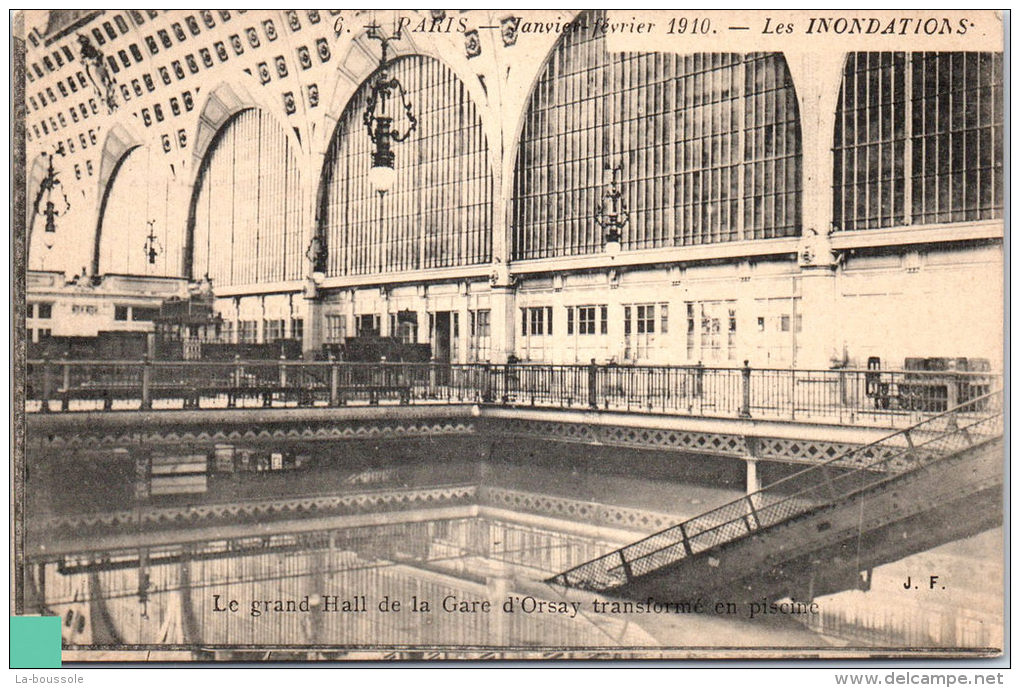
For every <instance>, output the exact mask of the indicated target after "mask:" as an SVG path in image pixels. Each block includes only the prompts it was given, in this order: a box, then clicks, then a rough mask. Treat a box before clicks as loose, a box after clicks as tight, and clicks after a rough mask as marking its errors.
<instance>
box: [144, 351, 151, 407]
mask: <svg viewBox="0 0 1020 688" xmlns="http://www.w3.org/2000/svg"><path fill="white" fill-rule="evenodd" d="M151 408H152V361H151V360H150V359H149V354H148V352H146V353H145V354H144V355H143V356H142V410H144V411H148V410H149V409H151Z"/></svg>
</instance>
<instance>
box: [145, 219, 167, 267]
mask: <svg viewBox="0 0 1020 688" xmlns="http://www.w3.org/2000/svg"><path fill="white" fill-rule="evenodd" d="M155 226H156V221H155V220H149V235H148V236H147V237H145V246H144V249H145V257H146V258H147V259H148V260H149V265H155V264H156V257H157V256H159V254H161V253H162V252H163V246H162V244H160V243H159V239H158V238H156V229H155Z"/></svg>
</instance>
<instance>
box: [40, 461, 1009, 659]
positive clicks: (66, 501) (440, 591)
mask: <svg viewBox="0 0 1020 688" xmlns="http://www.w3.org/2000/svg"><path fill="white" fill-rule="evenodd" d="M391 449H392V448H390V449H387V450H385V451H383V452H381V453H379V452H376V453H375V454H372V455H371V456H368V457H367V458H366V456H364V455H359V457H354V456H353V455H347V454H345V455H343V456H338V455H336V454H335V453H331V452H330V450H329V449H328V448H327V449H324V450H322V451H321V452H320V453H319V454H315V455H312V454H310V455H306V456H304V457H303V458H300V457H298V456H288V457H286V461H284V458H283V457H281V458H280V460H279V461H277V462H276V463H275V464H274V463H273V461H272V460H268V459H267V461H266V465H265V466H264V467H261V468H258V467H257V466H256V467H253V470H251V471H248V472H232V473H231V474H229V475H223V474H217V473H216V472H215V471H210V475H209V478H208V480H207V481H205V482H203V484H202V486H201V489H200V490H194V491H193V492H187V491H182V492H181V493H178V494H172V493H167V494H157V495H154V494H150V495H149V496H148V497H147V499H146V501H145V503H144V505H141V506H140V505H139V504H138V503H137V502H135V503H134V506H133V508H131V509H128V510H123V511H122V514H128V515H130V519H132V521H131V523H132V524H133V525H131V527H127V528H125V529H122V532H120V534H119V535H118V536H117V538H113V539H111V538H110V537H109V536H108V535H103V534H102V533H100V532H99V531H95V532H93V531H91V530H90V528H92V529H95V528H100V529H101V528H102V527H105V526H103V524H104V523H109V522H112V521H109V520H108V521H103V518H106V517H107V515H105V514H104V511H108V510H109V509H108V507H104V505H108V504H110V503H122V504H127V505H129V506H130V505H131V504H132V499H133V497H134V496H133V495H132V494H131V482H130V480H128V481H127V482H126V485H125V482H124V481H117V480H114V479H110V476H118V475H122V476H123V475H129V474H130V472H131V469H132V468H133V467H132V465H131V464H130V462H126V463H125V461H124V460H121V461H120V463H114V464H110V469H111V470H110V471H108V472H107V473H106V474H105V475H106V478H107V479H106V480H105V481H104V480H102V479H99V478H97V477H96V474H95V473H90V475H91V476H92V477H91V479H92V480H93V481H98V483H99V484H100V485H101V486H102V489H99V488H98V487H95V488H93V487H90V488H81V487H80V486H79V488H78V489H77V490H76V489H71V488H69V489H68V490H66V491H65V492H64V493H62V494H56V493H55V492H52V491H50V492H46V491H45V490H43V491H41V492H42V493H44V494H50V495H51V496H50V497H49V498H48V499H46V500H40V501H38V502H36V506H37V508H38V509H39V510H40V512H42V513H40V514H38V516H39V517H40V518H39V521H38V522H39V523H42V522H44V521H45V519H44V518H42V517H43V514H45V517H46V518H49V519H51V520H52V519H56V518H61V519H64V520H63V521H61V522H60V523H61V527H60V529H59V530H53V531H52V532H53V533H57V535H45V534H44V531H43V530H34V531H33V528H32V527H31V526H30V529H29V531H30V534H31V533H38V534H37V535H33V537H36V538H37V539H42V540H45V541H46V542H47V546H49V547H50V548H51V550H50V551H58V550H57V549H52V548H59V547H63V549H62V550H60V551H61V554H60V555H59V556H57V555H54V556H51V557H42V559H44V560H46V561H47V563H45V564H40V565H37V566H33V567H31V571H30V572H29V574H28V575H27V578H28V581H27V582H28V588H29V589H30V590H31V591H32V592H33V595H32V598H33V600H34V604H35V605H36V607H37V608H38V609H37V611H41V612H45V613H50V614H58V615H60V616H61V617H62V618H63V620H64V625H63V633H64V639H65V643H66V644H67V646H68V647H71V648H74V647H80V648H98V649H102V648H104V647H107V648H109V647H111V646H118V647H124V646H132V647H136V648H143V649H148V650H150V651H153V650H155V651H159V650H168V651H173V650H175V649H179V650H181V651H187V652H194V651H195V648H196V647H200V648H209V649H216V648H227V647H229V648H233V649H234V650H235V651H236V650H243V649H244V648H254V647H261V648H280V649H284V650H287V649H290V650H296V649H300V650H307V649H309V648H320V649H328V650H329V651H330V652H333V653H337V652H340V653H348V654H349V656H355V654H356V653H359V652H366V651H371V652H388V651H401V650H406V649H408V648H411V647H414V648H417V649H427V648H451V647H454V648H457V649H458V650H461V651H467V650H478V651H486V650H495V649H500V650H501V651H507V650H510V651H520V652H529V651H544V652H550V651H571V650H580V649H584V650H587V651H591V650H605V651H607V652H611V651H619V650H622V649H624V648H628V650H627V651H628V652H632V651H633V652H640V653H644V654H645V655H646V656H647V655H648V654H649V653H650V654H651V655H655V653H657V652H662V653H665V655H667V656H677V653H678V652H682V651H689V650H692V649H696V648H720V649H723V648H734V647H741V648H745V647H749V648H781V647H799V648H827V647H831V648H838V647H841V646H846V645H854V646H869V645H872V646H892V647H896V646H903V647H907V646H915V647H917V646H932V647H935V646H960V645H966V646H982V647H989V646H993V644H994V643H995V642H996V641H998V642H1001V630H1000V631H999V632H998V635H997V634H996V623H997V622H998V623H999V625H1000V626H1001V621H1000V619H1001V612H997V610H996V608H995V601H996V599H998V600H999V603H1000V604H999V606H1000V609H1001V592H1000V594H999V596H998V598H996V596H995V595H994V594H990V595H986V596H985V597H984V598H982V602H981V604H976V603H975V601H974V600H972V599H966V598H965V596H964V595H963V594H962V593H959V592H957V593H955V594H954V593H952V592H951V593H950V594H947V595H944V596H943V597H942V598H941V599H939V598H938V597H936V596H934V595H931V596H928V597H926V598H924V599H923V600H920V602H919V604H918V605H915V607H916V609H915V608H911V609H912V611H908V612H906V613H904V614H901V615H900V616H902V618H899V617H898V616H897V615H896V614H895V613H892V612H890V611H889V610H897V609H900V610H902V609H903V608H904V606H903V604H902V597H899V598H897V597H896V596H895V595H894V594H893V593H894V592H895V591H894V590H893V586H894V584H895V581H898V579H899V578H900V577H902V576H903V575H906V574H907V573H908V572H910V571H916V572H917V573H915V575H921V570H922V569H924V570H925V571H927V570H935V569H937V570H938V571H939V572H941V573H940V575H941V576H942V577H943V578H942V580H949V581H952V584H953V586H954V587H953V589H955V590H963V589H976V586H977V580H978V579H979V578H980V576H981V574H980V568H981V563H982V562H995V561H996V557H997V556H999V555H998V554H997V551H998V550H996V548H995V546H994V545H995V540H994V537H989V536H982V538H977V539H971V540H970V541H965V542H964V543H962V544H961V543H953V544H950V545H947V546H944V547H943V548H938V549H937V550H932V552H931V553H926V554H924V555H917V556H916V557H911V558H908V559H905V560H903V561H901V562H898V563H894V564H890V565H888V566H885V567H880V568H879V569H876V571H875V573H874V575H873V590H872V591H871V592H847V593H841V594H839V595H834V596H830V597H828V598H822V599H821V600H819V601H818V602H819V603H818V605H817V606H816V608H815V610H814V611H813V612H811V613H810V614H806V613H804V614H801V613H789V614H772V615H764V616H763V615H761V614H759V615H757V618H751V614H750V613H749V611H750V610H749V609H747V608H746V607H745V606H744V603H743V601H742V602H741V605H740V606H739V607H736V606H735V610H734V611H733V612H729V611H727V612H726V613H711V610H709V612H710V613H695V612H697V611H702V612H704V611H705V610H695V609H659V608H657V607H656V606H655V605H652V604H649V603H647V601H634V604H632V605H630V606H629V607H626V608H624V607H622V606H616V607H614V606H612V605H611V604H608V605H607V604H605V602H607V601H608V602H612V601H613V600H607V599H606V598H601V597H598V596H596V595H594V594H592V593H584V592H579V591H571V590H565V589H563V588H560V587H556V586H552V585H550V584H547V583H545V582H544V581H545V580H547V579H548V578H550V577H551V576H553V575H554V574H557V573H560V572H562V571H564V570H566V569H569V568H571V567H573V566H576V565H578V564H580V563H583V562H585V561H588V560H590V559H592V558H594V557H597V556H600V555H602V554H604V553H607V552H609V551H612V550H614V549H616V548H618V547H620V546H621V545H623V544H627V543H629V542H632V541H633V540H636V539H639V538H640V537H642V536H644V535H646V534H649V533H651V532H655V531H657V530H660V529H662V528H665V527H667V526H669V525H672V524H674V523H677V522H679V521H681V520H683V519H685V518H689V517H691V516H694V515H696V514H699V513H701V512H703V511H706V510H707V509H710V508H712V507H714V506H717V505H719V504H723V503H725V502H728V501H730V500H732V499H734V498H736V497H738V496H740V495H741V494H742V489H743V486H742V485H741V484H740V480H739V478H740V477H742V476H740V473H739V471H738V470H736V469H735V467H734V465H731V464H727V463H725V462H720V461H718V460H717V459H712V460H708V459H705V458H704V457H682V456H681V455H677V454H674V455H670V456H669V457H667V458H666V459H662V458H661V457H660V463H659V464H658V465H655V464H651V463H647V462H646V463H643V464H641V465H642V467H643V468H642V470H641V471H635V470H630V471H628V466H633V465H637V464H636V463H634V460H635V457H637V456H638V453H635V452H629V453H628V452H620V451H615V452H612V453H611V454H610V453H607V452H608V450H604V449H592V450H591V451H588V448H585V447H566V448H565V447H557V448H555V449H550V450H549V451H548V452H546V454H545V455H544V456H543V457H542V460H541V461H534V458H535V457H529V456H522V457H521V460H520V461H508V460H502V459H501V458H500V457H499V456H498V455H497V453H496V452H494V451H492V450H491V449H490V450H489V452H488V454H487V456H486V460H474V459H471V460H466V459H465V453H466V452H468V451H474V449H470V450H464V451H460V452H459V454H458V455H457V456H452V455H448V456H436V455H435V447H432V455H429V454H428V453H424V454H423V453H422V452H423V449H422V447H421V446H417V447H408V446H405V447H403V448H402V449H400V450H399V451H397V450H395V449H393V450H392V451H391ZM557 452H559V455H557ZM370 454H371V452H370ZM380 456H385V457H386V458H385V459H384V460H380V458H379V457H380ZM422 456H429V461H428V465H426V464H425V463H424V462H423V461H421V457H422ZM412 457H416V458H417V460H415V461H411V460H410V459H411V458H412ZM299 458H300V460H299ZM642 458H646V457H645V456H644V455H642ZM530 461H534V462H530ZM192 463H194V462H192ZM187 465H191V464H187ZM737 467H739V466H737ZM114 469H115V470H114ZM118 471H119V472H118ZM84 472H86V473H88V472H89V471H84ZM171 473H172V472H171ZM46 475H47V474H46V473H45V472H44V471H43V472H40V473H39V474H38V475H37V476H36V478H35V479H36V480H45V479H46V478H45V476H46ZM40 476H41V477H40ZM64 477H65V478H66V474H65V476H64ZM64 484H65V485H73V484H74V483H73V481H71V482H66V481H65V482H64ZM189 489H191V488H189ZM87 494H92V495H93V498H91V499H90V498H88V497H87ZM330 500H332V501H330ZM309 504H313V505H322V504H328V505H330V506H329V507H328V508H326V507H321V506H315V508H314V509H311V508H310V507H308V505H309ZM196 514H199V515H197V516H196ZM224 514H228V515H229V519H227V520H224ZM125 518H127V517H125ZM147 518H148V519H150V521H151V523H149V525H145V519H147ZM76 519H77V520H76ZM119 522H123V523H127V522H128V521H127V520H123V521H119ZM132 528H133V530H132ZM156 535H159V536H158V537H156ZM104 538H105V539H104ZM78 542H82V543H84V542H90V543H92V544H90V545H89V547H88V548H87V549H89V550H90V551H87V552H85V551H80V550H78V549H76V548H75V543H78ZM61 543H63V544H61ZM96 543H101V544H102V545H103V546H102V547H99V546H98V545H97V544H96ZM924 557H927V559H925V558H924ZM999 560H1000V561H1001V559H999ZM975 562H977V563H975ZM993 592H994V591H993ZM897 600H899V602H897ZM975 607H977V610H976V611H974V608H975ZM966 609H971V614H970V616H971V617H974V618H976V619H978V620H977V621H975V622H974V623H969V622H965V623H963V625H960V623H957V625H956V626H954V627H953V628H952V629H950V628H949V622H948V621H946V619H948V618H950V617H952V618H954V619H959V618H963V617H961V610H966ZM890 614H892V616H890ZM997 614H998V616H997ZM968 618H970V617H968ZM968 624H969V625H968ZM975 624H976V625H975ZM869 628H870V629H872V630H871V631H868V629H869ZM876 628H877V629H879V631H880V632H878V631H875V630H874V629H876ZM869 633H870V634H869ZM352 653H353V654H352Z"/></svg>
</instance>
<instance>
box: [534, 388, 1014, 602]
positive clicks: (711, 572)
mask: <svg viewBox="0 0 1020 688" xmlns="http://www.w3.org/2000/svg"><path fill="white" fill-rule="evenodd" d="M1000 404H1001V392H999V393H993V394H990V395H987V396H982V397H980V398H978V399H974V400H971V401H969V402H967V403H965V404H962V405H959V406H957V407H955V408H952V409H950V410H948V411H946V412H943V413H940V414H937V415H935V416H933V417H931V418H928V419H925V420H923V421H921V422H919V423H916V424H914V425H912V426H910V427H909V428H905V429H903V430H900V431H897V432H895V433H892V434H889V435H887V436H886V437H883V438H882V439H880V440H877V441H874V442H870V443H868V444H866V445H863V446H859V447H856V448H853V449H850V450H848V451H847V452H846V454H843V455H840V456H836V457H833V458H830V459H827V460H825V461H823V462H821V463H819V464H817V465H815V466H811V467H809V468H806V469H804V470H802V471H799V472H797V473H794V474H793V475H790V476H789V477H787V478H785V479H783V480H780V481H777V482H775V483H772V484H770V485H768V486H766V487H765V488H763V489H760V490H757V491H755V492H753V493H751V494H748V495H747V496H746V497H743V498H740V499H737V500H735V501H733V502H730V503H728V504H725V505H723V506H720V507H718V508H715V509H711V510H709V511H707V512H705V513H703V514H701V515H699V516H696V517H694V518H691V519H688V520H686V521H683V522H681V523H679V524H677V525H675V526H671V527H669V528H666V529H664V530H661V531H660V532H657V533H655V534H653V535H650V536H648V537H646V538H643V539H641V540H638V541H637V542H634V543H632V544H630V545H627V546H625V547H622V548H620V549H618V550H616V551H613V552H610V553H608V554H606V555H604V556H600V557H598V558H597V559H594V560H592V561H589V562H587V563H584V564H581V565H580V566H577V567H574V568H572V569H570V570H568V571H564V572H563V573H560V574H559V575H557V576H555V577H553V578H551V579H550V580H549V581H548V582H549V583H552V584H554V585H558V586H564V587H566V588H571V589H580V590H585V591H594V592H597V593H600V594H604V595H608V596H614V597H623V598H631V599H646V598H648V597H651V598H654V599H657V600H661V601H671V602H672V601H690V600H696V599H697V600H701V601H703V602H705V601H707V600H715V601H724V600H725V601H740V602H748V601H775V600H781V599H784V598H793V599H795V600H800V601H806V600H811V599H813V598H815V597H818V596H821V595H825V594H830V593H833V592H838V591H841V590H847V589H853V588H862V589H866V588H867V587H868V584H869V582H870V570H871V569H872V568H873V567H876V566H878V565H880V564H883V563H887V562H890V561H895V560H897V559H900V558H902V557H905V556H907V555H910V554H914V553H917V552H921V551H925V550H927V549H930V548H932V547H935V546H938V545H941V544H944V543H946V542H950V541H953V540H956V539H960V538H963V537H967V536H970V535H974V534H976V533H979V532H982V531H983V530H987V529H989V528H991V527H994V526H997V525H1000V524H1001V523H1002V489H1003V470H1002V451H1003V414H1002V411H1001V405H1000ZM851 465H852V466H856V467H855V468H852V469H849V470H847V469H846V468H845V467H846V466H851ZM841 466H842V467H843V468H842V469H841V468H840V467H841Z"/></svg>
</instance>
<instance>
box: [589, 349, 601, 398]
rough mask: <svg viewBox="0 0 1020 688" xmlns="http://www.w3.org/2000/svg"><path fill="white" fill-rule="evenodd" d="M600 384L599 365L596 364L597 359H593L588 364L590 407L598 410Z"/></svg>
mask: <svg viewBox="0 0 1020 688" xmlns="http://www.w3.org/2000/svg"><path fill="white" fill-rule="evenodd" d="M598 385H599V367H598V366H597V365H595V359H594V358H593V359H591V363H589V364H588V408H590V409H592V410H597V409H598V407H599V399H598Z"/></svg>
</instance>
